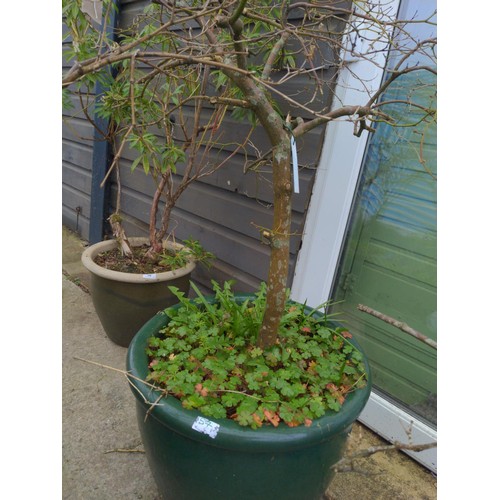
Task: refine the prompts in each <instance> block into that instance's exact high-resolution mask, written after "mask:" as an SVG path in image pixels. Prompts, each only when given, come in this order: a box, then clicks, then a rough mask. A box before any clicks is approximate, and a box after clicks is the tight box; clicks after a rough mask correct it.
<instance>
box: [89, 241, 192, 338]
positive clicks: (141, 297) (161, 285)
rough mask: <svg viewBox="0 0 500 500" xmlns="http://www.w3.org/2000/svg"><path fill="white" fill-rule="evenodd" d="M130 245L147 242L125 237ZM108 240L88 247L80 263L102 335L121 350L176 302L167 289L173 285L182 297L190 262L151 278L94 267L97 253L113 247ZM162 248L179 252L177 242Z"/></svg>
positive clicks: (149, 276) (168, 243)
mask: <svg viewBox="0 0 500 500" xmlns="http://www.w3.org/2000/svg"><path fill="white" fill-rule="evenodd" d="M129 241H130V244H131V245H132V246H139V245H142V244H144V243H149V240H148V239H147V238H129ZM116 245H117V243H116V241H114V240H108V241H102V242H100V243H96V244H94V245H91V246H89V247H88V248H87V249H86V250H85V251H84V252H83V254H82V263H83V265H84V266H85V268H86V269H87V270H88V271H89V273H90V295H91V297H92V302H93V304H94V308H95V310H96V313H97V316H98V317H99V320H100V322H101V324H102V327H103V328H104V331H105V332H106V335H107V336H108V337H109V338H110V339H111V340H112V341H113V342H114V343H115V344H118V345H120V346H122V347H128V345H129V344H130V341H131V340H132V337H133V336H134V335H135V334H136V333H137V331H138V330H139V329H140V328H141V327H142V326H143V325H144V323H146V321H148V320H149V319H150V318H151V317H152V316H154V315H155V314H156V313H157V312H158V311H160V310H162V309H164V308H165V307H169V306H171V305H174V304H175V303H177V302H178V300H177V298H176V297H175V296H174V295H172V292H171V291H170V290H169V289H168V287H169V286H176V287H177V288H179V289H180V290H181V291H183V292H185V293H186V294H187V293H188V291H189V286H190V285H189V278H190V276H191V272H192V271H193V270H194V268H195V264H194V262H191V263H189V264H188V265H187V266H185V267H183V268H180V269H176V270H175V271H168V272H164V273H156V274H153V275H143V274H134V273H123V272H118V271H112V270H110V269H105V268H103V267H101V266H98V265H97V264H96V263H95V262H94V259H95V258H96V257H97V255H98V254H100V253H102V252H106V251H109V250H112V249H113V248H116ZM164 247H165V248H174V249H179V250H180V249H182V248H184V247H183V246H182V245H180V244H178V243H171V242H165V243H164Z"/></svg>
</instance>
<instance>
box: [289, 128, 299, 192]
mask: <svg viewBox="0 0 500 500" xmlns="http://www.w3.org/2000/svg"><path fill="white" fill-rule="evenodd" d="M290 145H291V148H292V166H293V167H292V177H293V192H294V193H298V192H299V161H298V159H297V143H296V142H295V137H294V136H293V135H292V137H291V139H290Z"/></svg>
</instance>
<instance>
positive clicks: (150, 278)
mask: <svg viewBox="0 0 500 500" xmlns="http://www.w3.org/2000/svg"><path fill="white" fill-rule="evenodd" d="M142 277H143V278H144V279H146V280H155V279H156V274H143V275H142Z"/></svg>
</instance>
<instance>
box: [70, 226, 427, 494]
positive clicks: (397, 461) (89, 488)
mask: <svg viewBox="0 0 500 500" xmlns="http://www.w3.org/2000/svg"><path fill="white" fill-rule="evenodd" d="M62 243H63V252H62V253H63V263H62V264H63V266H62V267H63V273H62V274H63V276H62V314H63V318H62V343H63V345H62V362H63V367H62V374H63V381H62V397H63V401H62V407H63V413H62V432H63V436H62V443H63V449H62V462H63V470H62V492H63V499H67V500H80V499H81V500H118V499H119V500H133V499H143V500H157V499H160V498H161V497H160V496H159V494H158V491H157V489H156V486H155V483H154V481H153V478H152V475H151V473H150V471H149V468H148V464H147V461H146V457H145V455H144V453H143V451H142V444H141V439H140V435H139V430H138V428H137V423H136V416H135V400H134V397H133V395H132V393H131V391H130V389H129V387H128V384H127V381H126V379H125V376H124V375H123V373H122V372H121V370H124V368H125V354H126V349H125V348H123V347H120V346H117V345H115V344H113V343H112V342H111V341H110V340H109V339H108V338H107V336H106V334H105V333H104V331H103V329H102V327H101V325H100V323H99V319H98V318H97V316H96V314H95V312H94V308H93V305H92V299H91V297H90V295H89V292H88V278H89V277H88V274H87V271H86V270H85V269H84V268H83V267H82V265H81V264H80V256H81V253H82V251H83V249H84V248H85V242H83V241H81V240H80V239H79V238H78V237H77V236H76V235H75V234H74V233H72V232H71V231H69V230H68V229H66V228H65V227H63V238H62ZM95 363H97V364H95ZM101 365H105V366H106V367H104V366H101ZM109 367H110V368H109ZM111 368H113V369H111ZM117 370H118V371H117ZM380 444H386V443H385V442H384V441H383V440H381V439H380V438H379V437H378V436H377V435H376V434H374V433H373V432H371V431H370V430H368V429H366V428H365V427H363V426H362V425H360V424H356V425H355V427H354V429H353V432H352V437H351V443H350V447H351V449H353V450H360V449H365V448H367V447H369V446H374V445H380ZM357 466H358V468H359V469H360V470H361V471H362V472H349V473H340V474H337V476H336V477H335V479H334V480H333V481H332V483H331V485H330V488H329V490H328V495H329V496H330V498H331V499H332V500H358V499H363V500H386V499H391V500H432V499H436V498H437V492H436V483H437V479H436V477H435V476H434V475H433V474H431V473H430V472H429V471H427V470H426V469H425V468H423V467H422V466H420V465H419V464H418V463H416V462H415V461H413V460H412V459H411V458H409V457H408V456H407V455H405V454H403V453H400V452H391V453H390V454H380V453H379V454H377V455H373V456H371V457H369V458H367V459H363V460H360V461H359V462H358V464H357ZM214 500H215V499H214ZM256 500H258V499H256ZM276 500H286V499H276Z"/></svg>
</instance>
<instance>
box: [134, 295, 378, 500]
mask: <svg viewBox="0 0 500 500" xmlns="http://www.w3.org/2000/svg"><path fill="white" fill-rule="evenodd" d="M244 298H248V296H245V297H244ZM168 321H169V318H168V316H166V315H165V314H161V315H156V316H155V317H153V318H152V319H151V320H150V321H149V322H148V323H146V324H145V325H144V326H143V327H142V329H141V330H140V331H139V332H138V333H137V335H136V336H135V337H134V338H133V339H132V342H131V343H130V346H129V349H128V352H127V370H128V371H129V374H130V385H131V389H132V392H133V393H134V395H135V397H136V406H137V417H138V418H137V421H138V426H139V430H140V432H141V437H142V442H143V445H144V449H145V451H146V456H147V459H148V462H149V466H150V468H151V471H152V473H153V476H154V478H155V481H156V483H157V486H158V489H159V492H160V494H161V495H162V498H164V499H165V500H169V499H171V500H214V499H218V500H281V499H283V500H285V499H286V500H319V499H320V498H322V496H323V494H324V492H325V491H326V489H327V488H328V486H329V484H330V482H331V480H332V479H333V476H334V471H333V469H332V466H333V465H334V464H335V463H336V462H338V461H339V460H340V459H341V458H342V454H343V452H344V448H345V445H346V440H347V437H348V434H349V432H350V430H351V427H352V424H353V422H354V421H355V420H356V419H357V417H358V416H359V414H360V413H361V411H362V409H363V407H364V406H365V404H366V402H367V400H368V397H369V394H370V390H371V375H370V371H369V367H368V363H367V361H366V358H365V367H366V371H367V377H368V383H367V385H366V386H365V387H364V388H361V389H357V390H356V391H354V392H353V393H350V394H348V396H347V397H346V400H345V402H344V404H343V405H342V407H341V409H340V411H339V412H331V411H330V412H327V414H326V415H324V416H323V417H321V418H318V419H317V420H315V421H314V422H313V425H311V427H305V426H300V427H295V428H290V427H287V426H286V425H284V424H282V423H280V425H279V426H278V427H276V428H274V427H270V426H269V427H265V426H263V427H261V428H259V429H256V430H253V429H250V428H248V427H242V426H240V425H239V424H237V423H236V422H234V421H232V420H229V419H207V418H205V417H203V415H201V414H200V413H199V412H198V411H195V410H187V409H185V408H184V407H183V406H182V403H181V402H180V401H179V400H178V399H176V398H175V397H173V396H167V397H161V396H162V394H161V393H160V392H159V391H157V390H155V389H152V388H151V386H150V385H147V384H145V383H143V382H142V380H145V378H146V377H147V374H148V357H147V355H146V352H145V351H146V347H147V340H148V338H149V337H151V336H154V335H158V333H159V331H160V330H161V329H162V328H164V327H165V326H166V325H167V324H168ZM351 341H353V343H354V344H355V345H356V346H357V347H359V346H358V344H357V343H356V342H355V341H354V339H351Z"/></svg>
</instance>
